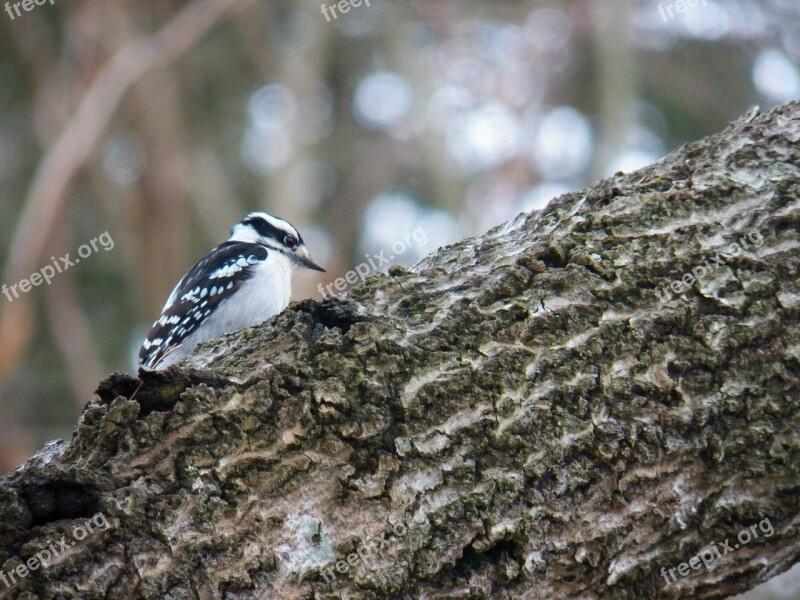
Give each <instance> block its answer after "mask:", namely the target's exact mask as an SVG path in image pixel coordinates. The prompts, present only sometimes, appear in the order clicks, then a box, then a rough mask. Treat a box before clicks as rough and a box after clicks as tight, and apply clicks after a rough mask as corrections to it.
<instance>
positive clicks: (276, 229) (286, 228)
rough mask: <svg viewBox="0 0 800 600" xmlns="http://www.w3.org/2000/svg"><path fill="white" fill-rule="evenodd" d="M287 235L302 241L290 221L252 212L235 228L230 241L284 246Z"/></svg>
mask: <svg viewBox="0 0 800 600" xmlns="http://www.w3.org/2000/svg"><path fill="white" fill-rule="evenodd" d="M285 235H291V236H293V237H294V238H295V239H298V240H299V239H300V234H299V233H298V232H297V230H296V229H295V228H294V227H292V225H291V224H290V223H289V222H288V221H285V220H283V219H281V218H280V217H275V216H273V215H270V214H267V213H265V212H251V213H250V214H248V215H247V216H246V217H245V218H244V219H242V221H241V222H239V223H237V224H236V225H235V226H234V228H233V229H232V230H231V236H230V238H229V240H230V241H232V242H249V243H252V244H267V245H283V237H284V236H285ZM268 242H271V243H268Z"/></svg>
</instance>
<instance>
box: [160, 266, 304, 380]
mask: <svg viewBox="0 0 800 600" xmlns="http://www.w3.org/2000/svg"><path fill="white" fill-rule="evenodd" d="M291 275H292V265H291V263H290V262H289V260H288V259H287V258H286V257H285V256H283V255H282V254H280V253H279V252H274V251H271V252H270V253H269V256H268V257H267V260H265V261H264V262H262V263H259V264H257V265H254V266H253V276H252V277H251V278H250V279H248V280H247V281H245V282H244V283H243V284H242V287H240V288H239V290H238V291H237V292H236V293H235V294H234V295H233V296H231V297H230V298H228V299H227V300H225V301H223V302H222V303H221V304H220V305H219V307H218V308H217V310H215V311H214V312H213V313H212V314H210V315H209V316H208V318H207V319H206V320H205V321H204V322H203V324H202V326H200V327H199V328H198V329H197V330H196V331H195V332H194V333H192V334H191V335H189V336H188V337H187V338H186V339H185V340H184V341H183V343H182V344H181V347H180V348H178V349H177V350H176V351H174V352H172V353H170V355H169V356H167V357H166V358H165V359H164V362H163V363H162V364H161V365H159V366H160V367H161V368H164V367H167V366H169V365H171V364H173V363H176V362H179V361H181V360H183V359H184V358H185V357H186V356H188V355H189V354H190V353H191V352H192V350H193V349H194V347H195V346H197V344H199V343H200V342H204V341H206V340H210V339H213V338H217V337H220V336H222V335H224V334H226V333H230V332H232V331H238V330H239V329H245V328H247V327H252V326H253V325H258V324H259V323H262V322H263V321H266V320H267V319H269V318H270V317H272V316H274V315H276V314H278V313H279V312H281V311H282V310H283V309H284V308H286V306H287V305H288V304H289V298H290V297H291V292H292V287H291Z"/></svg>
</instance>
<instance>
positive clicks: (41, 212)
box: [0, 0, 253, 376]
mask: <svg viewBox="0 0 800 600" xmlns="http://www.w3.org/2000/svg"><path fill="white" fill-rule="evenodd" d="M252 2H253V0H200V1H198V2H193V3H191V4H189V5H188V6H186V8H184V9H182V10H181V11H180V12H179V13H178V14H177V15H176V16H175V17H173V18H172V20H170V21H169V22H168V23H167V24H166V25H164V26H163V27H162V28H161V29H160V30H159V31H158V32H157V33H155V34H153V35H151V36H144V37H140V38H138V39H135V40H133V41H131V42H129V43H127V44H125V46H123V47H122V48H121V49H120V50H119V51H118V52H117V53H116V54H115V55H114V57H113V58H112V59H111V60H110V61H109V62H108V63H107V64H106V65H105V66H104V67H103V68H102V69H101V70H100V72H99V73H98V75H97V77H96V78H95V79H94V81H93V82H92V84H91V85H90V86H89V89H88V90H87V91H86V93H85V95H84V96H83V98H82V100H81V102H80V104H79V106H78V109H77V111H76V113H75V116H74V117H73V118H72V119H71V120H70V121H69V123H68V124H67V126H66V127H65V129H64V131H63V132H62V134H61V135H60V136H59V138H58V140H57V141H56V143H55V144H54V145H53V146H52V147H51V148H50V149H49V151H48V152H47V154H46V155H45V157H44V159H43V160H42V162H41V164H40V165H39V168H38V170H37V172H36V174H35V176H34V179H33V183H32V185H31V187H30V192H29V193H28V197H27V199H26V202H25V207H24V209H23V213H22V217H21V218H20V222H19V225H18V226H17V230H16V232H15V234H14V238H13V241H12V243H11V247H10V251H9V261H8V265H7V266H6V269H5V273H4V275H5V281H9V282H16V281H19V280H20V279H22V278H24V277H27V276H28V275H29V274H30V273H31V272H33V271H34V270H35V268H36V266H37V261H38V260H39V259H40V257H41V255H42V251H43V249H44V247H45V244H46V243H47V239H48V237H49V236H50V233H51V231H52V229H53V224H54V221H55V219H56V218H57V214H58V212H59V206H60V205H61V203H62V202H63V200H64V198H65V195H66V194H65V192H66V189H67V186H68V184H69V182H70V180H71V179H72V177H73V176H74V174H75V173H76V172H77V171H78V169H80V168H81V166H82V165H83V164H84V162H85V161H86V160H87V158H88V157H89V156H90V154H91V153H92V151H93V150H94V148H95V146H96V144H97V142H98V140H99V138H100V136H101V134H102V133H103V131H104V130H105V128H106V126H107V125H108V122H109V120H110V119H111V117H112V116H113V114H114V111H115V110H116V108H117V106H118V105H119V102H120V101H121V99H122V98H123V96H124V95H125V93H126V92H127V90H128V89H129V88H130V86H131V85H133V84H134V83H136V82H137V81H138V80H139V79H141V78H142V77H143V76H144V75H145V74H147V73H148V72H150V71H152V70H155V69H159V68H163V67H165V66H167V65H168V64H170V63H171V62H172V61H174V60H176V59H177V58H178V57H180V56H181V54H183V53H184V52H185V51H186V50H187V49H188V48H190V47H191V46H192V45H193V44H194V43H195V42H197V40H198V39H200V38H201V37H202V36H203V35H204V34H205V33H206V32H207V31H208V30H209V29H210V28H211V26H213V25H214V24H215V23H216V22H217V21H218V20H219V19H220V18H221V17H222V16H223V15H224V14H225V13H226V12H228V11H229V10H231V9H233V8H242V7H244V6H246V5H248V4H250V3H252ZM29 312H30V307H29V305H28V303H27V301H26V299H25V298H24V297H22V298H20V299H18V300H17V301H16V302H14V303H13V304H10V305H8V307H7V310H6V311H5V312H4V313H3V316H2V319H0V336H3V339H6V340H9V341H10V342H11V344H9V345H6V347H5V349H4V356H0V376H2V375H4V374H6V373H7V372H8V371H9V370H10V369H11V368H13V365H14V364H15V363H16V361H17V360H18V358H19V356H20V354H21V352H22V349H23V348H24V346H25V344H26V343H27V341H28V339H29V337H30V328H27V329H25V330H19V328H18V323H20V322H22V321H25V320H26V319H25V317H26V316H29V314H28V313H29Z"/></svg>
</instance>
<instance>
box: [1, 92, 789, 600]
mask: <svg viewBox="0 0 800 600" xmlns="http://www.w3.org/2000/svg"><path fill="white" fill-rule="evenodd" d="M799 139H800V103H797V102H795V103H792V104H789V105H787V106H784V107H781V108H778V109H776V110H774V111H772V112H771V113H770V114H768V115H766V116H757V115H754V114H751V115H749V116H747V117H745V118H743V119H741V120H740V121H738V122H736V123H734V124H733V125H732V126H731V127H729V128H728V129H727V130H726V131H724V132H723V133H721V134H719V135H715V136H712V137H710V138H707V139H705V140H702V141H700V142H697V143H694V144H691V145H688V146H686V147H683V148H681V149H679V150H678V151H677V152H675V153H674V154H672V155H670V156H668V157H667V158H665V159H664V160H662V161H660V162H658V163H656V164H654V165H652V166H650V167H648V168H645V169H642V170H640V171H637V172H635V173H632V174H629V175H622V174H618V175H617V176H616V177H613V178H610V179H606V180H603V181H601V182H599V183H597V184H596V185H594V186H592V187H591V188H589V189H587V190H584V191H580V192H576V193H572V194H568V195H565V196H562V197H561V198H559V199H558V200H556V201H554V202H553V203H552V204H551V205H550V206H549V207H548V208H547V209H546V210H544V211H542V212H539V213H532V214H525V215H521V216H520V217H518V218H517V219H516V220H514V221H513V222H511V223H508V224H506V225H504V226H501V227H498V228H496V229H493V230H492V231H490V232H488V233H487V234H485V235H483V236H481V237H478V238H474V239H467V240H464V241H463V242H461V243H458V244H455V245H453V246H449V247H447V248H444V249H441V250H439V251H438V252H436V253H435V254H433V255H431V256H429V257H428V258H426V259H425V260H423V261H422V262H421V263H420V264H419V265H417V266H416V267H415V268H414V269H412V270H411V271H406V270H403V269H400V268H392V269H390V271H389V273H388V274H378V275H375V276H373V277H371V278H369V279H368V280H367V281H366V282H365V284H363V285H362V286H360V287H358V288H356V289H355V290H353V292H352V293H351V294H350V295H349V296H348V297H347V299H345V300H339V299H330V300H326V301H324V302H314V301H304V302H301V303H299V304H293V305H291V306H290V307H289V308H288V309H287V310H286V311H284V312H283V313H282V314H281V315H279V316H278V317H276V318H274V319H272V320H271V321H270V322H269V323H267V324H265V325H263V326H261V327H258V328H253V329H250V330H247V331H244V332H240V333H239V334H236V335H232V336H228V337H227V338H225V339H223V340H218V341H215V342H212V343H210V344H208V345H206V346H204V347H202V348H201V349H200V350H199V352H198V353H197V354H196V355H194V357H193V358H191V359H189V361H187V363H184V366H183V367H182V368H171V369H170V370H168V371H166V372H159V373H143V374H140V376H141V377H142V380H141V384H142V385H141V389H139V390H138V392H136V394H135V396H134V391H135V389H136V388H137V385H139V383H140V381H139V380H138V379H136V378H133V377H131V376H129V375H126V374H123V373H116V374H114V375H112V376H111V377H110V378H108V379H107V380H105V381H103V382H102V383H101V384H100V387H99V389H98V392H97V394H96V395H95V397H94V398H93V399H92V400H91V402H89V404H88V405H87V406H86V408H85V410H84V412H83V414H82V416H81V419H80V422H79V424H78V427H77V429H76V431H75V434H74V436H73V439H72V440H71V441H70V442H68V443H66V442H57V443H53V444H51V445H48V446H47V447H46V448H45V449H44V450H42V451H41V452H40V453H38V454H37V455H36V456H35V457H34V458H32V459H31V460H30V461H29V462H28V463H26V464H25V465H23V466H22V467H20V468H19V469H17V470H16V471H14V472H12V473H10V474H9V475H7V476H6V477H5V478H3V479H2V480H1V481H0V515H2V518H0V565H2V573H3V574H4V575H5V576H6V577H9V575H8V574H12V575H13V576H14V580H15V583H14V584H13V585H10V586H5V585H4V584H3V583H2V582H0V595H1V594H3V592H5V596H4V597H13V598H24V599H29V598H37V597H39V598H114V599H121V598H170V599H179V598H201V599H207V598H228V599H234V598H235V599H245V598H281V599H282V598H444V597H447V598H530V599H533V598H543V599H544V598H547V599H549V598H656V597H659V598H690V597H691V598H723V597H726V596H729V595H731V594H733V593H736V592H741V591H744V590H746V589H749V588H751V587H753V586H754V585H756V584H757V583H759V582H761V581H764V580H765V579H767V578H769V577H771V576H773V575H776V574H778V573H780V572H782V571H784V570H786V569H787V568H788V567H789V566H790V565H792V564H793V563H795V562H796V561H797V560H798V556H800V537H798V532H797V525H798V519H799V518H800V509H798V498H799V497H800V496H799V494H800V477H799V476H798V471H800V437H799V436H798V430H800V411H799V410H798V409H799V407H800V401H799V398H800V389H799V388H800V386H799V385H798V383H799V381H800V342H799V340H800V335H799V333H800V332H799V331H798V329H799V328H798V313H799V311H800V289H799V286H798V263H799V262H800V261H798V256H799V253H798V247H799V246H800V239H799V236H798V231H799V230H800V205H799V204H798V196H800V148H799V147H798V140H799ZM748 236H749V237H748ZM759 240H760V241H761V243H760V244H759V243H758V241H759ZM734 242H735V243H737V244H739V245H740V249H739V250H736V249H735V248H732V247H731V244H732V243H734ZM718 253H719V254H718ZM698 267H705V268H706V273H702V271H701V270H699V269H698ZM693 270H694V272H695V274H696V275H697V276H698V280H697V281H695V282H689V283H690V284H689V285H687V286H686V287H683V288H682V289H681V291H680V293H673V294H672V295H671V297H667V296H669V295H670V294H669V292H668V291H667V290H665V289H664V286H670V282H672V281H673V280H680V279H681V278H682V277H683V276H684V274H692V272H693ZM687 281H688V279H687ZM679 286H680V284H675V287H679ZM132 396H134V397H133V398H131V397H132ZM99 513H101V514H99ZM93 515H96V516H95V517H94V521H90V522H89V524H87V519H89V518H90V517H92V516H93ZM92 523H94V525H95V526H94V530H93V531H92V532H91V533H89V532H87V529H88V528H90V527H91V524H92ZM765 523H766V524H768V525H769V528H770V529H772V534H768V533H767V530H768V528H767V525H765ZM101 524H102V526H101ZM105 524H107V527H106V526H105ZM751 526H754V527H753V528H752V529H749V528H750V527H751ZM81 527H83V528H84V529H83V530H82V529H80V528H81ZM743 530H747V531H749V534H748V535H749V537H750V538H751V539H748V540H747V542H746V543H745V542H744V539H743V537H737V536H739V534H740V533H741V532H742V531H743ZM80 538H83V539H80ZM59 540H62V541H63V542H64V545H61V544H60V543H58V542H59ZM723 541H724V542H723ZM740 541H741V542H742V543H741V544H739V542H740ZM734 543H736V544H739V545H740V547H738V548H734ZM723 544H726V545H727V546H729V547H730V548H731V549H730V551H729V550H728V549H727V546H726V545H723ZM712 545H713V547H714V548H716V549H717V551H719V556H715V555H714V554H713V553H712V550H711V549H709V550H708V552H707V553H706V554H705V555H703V557H704V558H705V559H706V562H707V563H708V564H709V568H706V567H705V566H704V565H703V564H700V561H698V560H696V561H692V562H691V569H689V568H688V567H687V568H685V569H683V570H684V571H685V570H687V569H688V575H686V576H683V575H682V573H681V571H677V573H676V576H675V581H674V582H673V581H672V579H671V578H670V576H669V572H670V569H676V568H677V567H678V566H679V565H681V563H684V562H687V563H689V562H690V559H692V557H693V556H695V555H697V554H698V553H700V552H701V551H702V550H703V549H705V548H709V547H710V546H712ZM48 548H49V549H50V552H51V553H52V554H53V556H52V557H50V560H49V564H48V565H47V566H42V565H39V566H36V563H35V562H33V563H30V562H29V563H28V564H32V565H33V566H31V569H30V570H28V571H27V572H26V569H27V567H26V566H25V564H24V563H23V561H29V559H31V557H34V558H35V557H36V555H37V553H41V551H42V550H43V549H48ZM709 555H710V558H709ZM39 556H40V557H41V558H43V559H44V558H46V557H45V555H44V554H39ZM348 563H349V564H348ZM698 564H699V568H696V567H697V565H698ZM662 568H663V569H664V570H663V571H662ZM344 571H346V572H344ZM673 573H675V571H673Z"/></svg>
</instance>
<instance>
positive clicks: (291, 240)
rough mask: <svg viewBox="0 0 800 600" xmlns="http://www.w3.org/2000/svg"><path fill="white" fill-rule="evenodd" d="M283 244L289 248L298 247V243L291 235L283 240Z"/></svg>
mask: <svg viewBox="0 0 800 600" xmlns="http://www.w3.org/2000/svg"><path fill="white" fill-rule="evenodd" d="M283 243H284V244H286V245H287V246H289V248H294V247H295V246H296V245H297V242H296V241H295V239H294V238H293V237H292V236H291V235H287V236H286V237H285V238H283Z"/></svg>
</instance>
